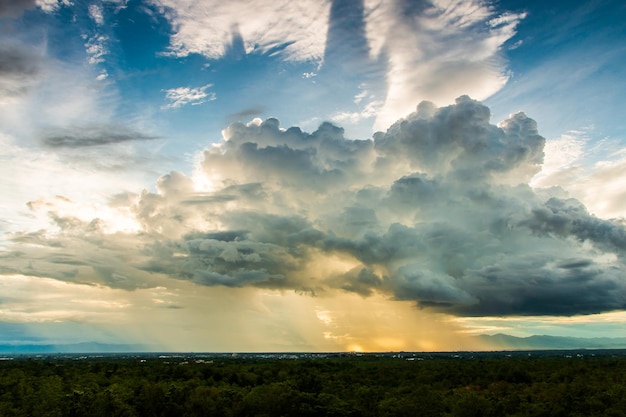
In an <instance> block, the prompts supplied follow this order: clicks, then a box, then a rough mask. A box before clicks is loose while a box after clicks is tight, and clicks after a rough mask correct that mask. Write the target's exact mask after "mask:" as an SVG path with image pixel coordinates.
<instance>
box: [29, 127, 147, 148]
mask: <svg viewBox="0 0 626 417" xmlns="http://www.w3.org/2000/svg"><path fill="white" fill-rule="evenodd" d="M154 139H158V137H156V136H148V135H144V134H143V133H140V132H135V131H131V130H126V129H119V128H115V127H111V126H89V127H75V128H70V129H64V130H62V131H57V132H52V133H50V134H46V135H44V136H43V137H42V139H41V143H42V144H43V145H44V146H47V147H49V148H85V147H91V146H101V145H109V144H115V143H122V142H132V141H144V140H154Z"/></svg>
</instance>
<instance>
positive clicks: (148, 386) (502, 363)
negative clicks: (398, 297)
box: [0, 351, 626, 417]
mask: <svg viewBox="0 0 626 417" xmlns="http://www.w3.org/2000/svg"><path fill="white" fill-rule="evenodd" d="M1 359H3V360H1V361H0V416H2V417H12V416H29V417H38V416H49V417H52V416H59V417H61V416H90V417H97V416H108V417H113V416H150V417H165V416H177V417H179V416H256V417H263V416H303V417H305V416H354V417H356V416H363V417H366V416H372V417H374V416H377V417H383V416H385V417H386V416H551V417H558V416H581V417H582V416H585V417H589V416H626V352H624V351H565V352H563V351H561V352H556V351H555V352H508V353H507V352H503V353H467V352H465V353H440V354H422V353H387V354H364V355H361V354H265V355H264V354H247V355H246V354H240V355H226V354H222V355H217V354H216V355H210V354H206V355H203V354H189V355H183V354H160V355H159V354H150V355H140V354H136V355H134V354H128V355H116V356H107V355H91V356H80V355H67V356H54V355H45V356H32V357H18V356H16V357H5V358H1Z"/></svg>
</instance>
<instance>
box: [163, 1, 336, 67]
mask: <svg viewBox="0 0 626 417" xmlns="http://www.w3.org/2000/svg"><path fill="white" fill-rule="evenodd" d="M152 3H153V4H154V5H156V6H157V7H159V8H160V9H161V10H162V12H163V13H164V14H165V16H166V17H167V18H168V20H169V21H170V22H171V24H172V26H173V28H174V34H173V35H172V37H171V42H170V52H171V54H173V55H175V56H179V57H184V56H187V55H189V54H193V53H196V54H201V55H204V56H206V57H208V58H213V59H216V58H220V57H222V56H224V54H225V53H226V51H227V50H228V49H229V47H230V46H231V45H232V41H233V38H237V37H240V38H241V39H242V40H243V47H244V49H245V53H250V52H252V51H259V52H262V53H267V52H271V51H273V50H275V49H278V50H279V51H280V54H281V55H282V56H283V57H284V58H285V59H287V60H295V61H301V60H314V61H319V60H321V58H322V57H323V53H324V45H325V39H326V30H327V24H328V9H329V7H330V2H329V1H326V0H324V1H316V0H306V1H298V2H291V1H284V0H282V1H272V0H254V1H252V2H250V1H240V0H238V1H230V2H221V1H214V0H211V1H203V2H197V1H190V0H153V1H152Z"/></svg>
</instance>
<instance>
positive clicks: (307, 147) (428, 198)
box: [0, 0, 626, 351]
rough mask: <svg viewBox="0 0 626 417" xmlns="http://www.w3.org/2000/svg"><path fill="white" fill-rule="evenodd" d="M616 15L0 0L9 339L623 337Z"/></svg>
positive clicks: (511, 4) (186, 343)
mask: <svg viewBox="0 0 626 417" xmlns="http://www.w3.org/2000/svg"><path fill="white" fill-rule="evenodd" d="M624 18H626V5H624V4H622V2H619V1H604V2H597V1H592V0H588V1H583V2H576V4H572V2H565V1H563V2H560V1H559V2H552V3H550V4H548V5H546V4H544V2H539V1H525V2H517V1H513V0H504V1H498V2H495V1H487V0H468V1H461V0H446V1H444V0H432V1H426V0H363V1H358V0H357V1H349V0H332V1H319V0H301V1H275V0H274V1H270V0H249V1H230V2H217V1H213V0H128V1H125V0H98V1H77V0H76V1H72V0H9V1H3V2H2V3H1V4H0V143H1V145H0V158H1V160H2V164H0V174H1V175H2V177H3V181H2V185H0V190H1V195H2V204H0V344H14V345H29V344H49V345H56V344H73V343H82V342H97V343H102V344H122V345H142V346H145V347H146V349H147V350H163V351H344V350H346V351H390V350H405V351H410V350H421V351H428V350H438V351H441V350H475V349H490V348H492V346H490V345H489V344H488V343H487V342H484V341H479V339H476V338H473V337H471V336H473V335H478V334H492V335H493V334H498V333H505V334H509V335H513V336H518V337H525V336H531V335H544V334H545V335H552V336H568V337H585V338H594V337H597V338H600V337H615V338H620V337H621V338H623V337H626V326H625V324H626V274H625V273H626V258H625V251H626V220H625V219H626V125H625V124H624V120H625V119H624V117H623V108H624V105H625V104H626V103H625V102H624V97H626V88H625V86H626V82H624V79H625V78H624V75H626V74H625V73H624V68H626V67H625V66H624V64H626V36H625V35H626V33H624V32H626V30H625V29H626V28H625V27H624V25H623V21H624ZM485 340H486V339H485Z"/></svg>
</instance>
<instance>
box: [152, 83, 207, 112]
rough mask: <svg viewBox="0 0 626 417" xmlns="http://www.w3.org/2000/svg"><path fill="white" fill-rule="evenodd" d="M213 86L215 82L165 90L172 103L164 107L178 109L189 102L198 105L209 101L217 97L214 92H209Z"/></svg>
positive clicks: (166, 96)
mask: <svg viewBox="0 0 626 417" xmlns="http://www.w3.org/2000/svg"><path fill="white" fill-rule="evenodd" d="M211 87H213V84H207V85H203V86H202V87H196V88H192V87H177V88H170V89H168V90H165V98H166V99H167V100H169V101H170V103H169V104H167V105H165V106H163V108H165V109H177V108H179V107H182V106H185V105H187V104H191V105H192V106H196V105H199V104H203V103H206V102H208V101H213V100H215V99H216V98H217V96H216V95H215V93H213V92H207V90H208V89H209V88H211Z"/></svg>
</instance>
